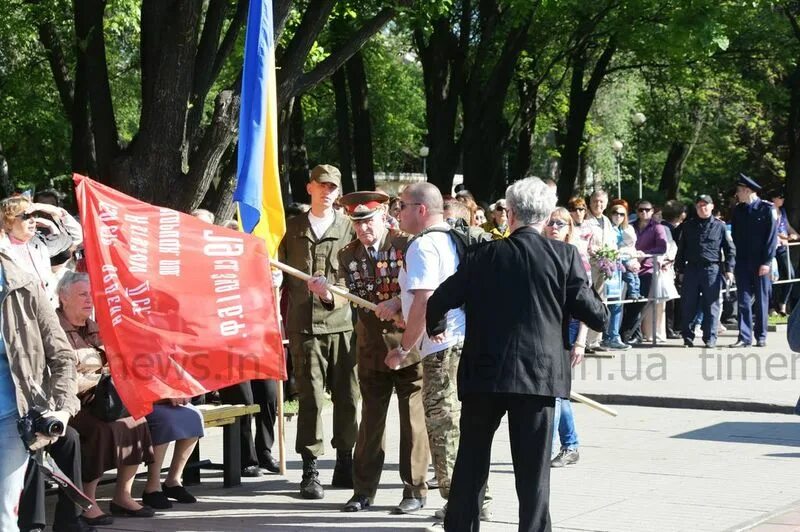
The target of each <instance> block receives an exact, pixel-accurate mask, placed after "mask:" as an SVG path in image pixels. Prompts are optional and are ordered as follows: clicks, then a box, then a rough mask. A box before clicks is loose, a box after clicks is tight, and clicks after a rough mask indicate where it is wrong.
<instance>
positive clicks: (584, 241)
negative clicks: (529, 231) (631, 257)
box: [567, 196, 600, 279]
mask: <svg viewBox="0 0 800 532" xmlns="http://www.w3.org/2000/svg"><path fill="white" fill-rule="evenodd" d="M567 210H568V211H569V215H570V217H571V219H572V226H573V230H572V241H571V242H570V243H571V244H572V245H574V246H576V247H577V248H578V251H580V252H581V257H587V261H588V257H589V249H590V248H591V246H592V245H593V244H594V243H595V242H600V239H599V238H597V237H596V226H592V225H591V224H588V223H584V222H585V220H586V200H584V199H583V198H581V197H578V196H573V197H571V198H570V199H569V201H568V202H567ZM589 278H590V279H591V276H590V277H589Z"/></svg>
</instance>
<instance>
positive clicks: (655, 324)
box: [603, 242, 800, 347]
mask: <svg viewBox="0 0 800 532" xmlns="http://www.w3.org/2000/svg"><path fill="white" fill-rule="evenodd" d="M792 246H800V242H790V243H788V244H786V247H787V248H790V247H792ZM662 257H664V254H661V255H652V254H650V255H648V254H645V255H641V256H633V257H630V258H635V259H651V260H652V261H653V280H652V281H651V283H650V289H651V290H653V289H654V288H655V287H657V286H658V282H659V279H660V276H661V268H660V267H657V262H658V259H660V258H662ZM786 265H787V269H786V271H787V272H789V274H790V275H792V272H793V268H792V260H791V249H787V250H786ZM771 273H772V272H770V275H771ZM797 282H800V278H793V279H784V280H778V281H772V285H773V286H774V285H778V284H790V283H797ZM737 290H738V289H737V288H736V286H735V285H734V286H731V285H730V284H729V283H728V282H727V280H726V286H725V293H726V294H728V293H730V292H736V291H737ZM680 298H681V295H680V292H679V293H678V297H676V298H671V297H643V298H639V299H619V300H617V299H614V300H604V301H603V303H605V304H606V305H628V304H631V303H645V304H648V303H653V313H652V314H653V316H652V327H653V330H652V332H653V335H652V336H653V338H652V345H653V346H654V347H655V346H656V345H658V342H657V336H658V335H657V328H658V312H657V308H656V306H657V305H658V303H660V302H662V301H663V302H667V301H672V300H678V299H680ZM642 312H644V309H642Z"/></svg>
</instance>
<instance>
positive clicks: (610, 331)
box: [603, 305, 622, 342]
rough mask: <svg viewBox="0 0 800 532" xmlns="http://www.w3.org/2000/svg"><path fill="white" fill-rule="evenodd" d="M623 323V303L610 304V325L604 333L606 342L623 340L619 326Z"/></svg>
mask: <svg viewBox="0 0 800 532" xmlns="http://www.w3.org/2000/svg"><path fill="white" fill-rule="evenodd" d="M620 325H622V305H608V327H607V328H606V330H605V333H603V341H604V342H621V341H622V339H621V338H620V336H619V327H620Z"/></svg>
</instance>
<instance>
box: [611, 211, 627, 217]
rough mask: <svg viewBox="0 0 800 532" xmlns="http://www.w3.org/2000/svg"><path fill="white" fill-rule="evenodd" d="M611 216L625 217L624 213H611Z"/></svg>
mask: <svg viewBox="0 0 800 532" xmlns="http://www.w3.org/2000/svg"><path fill="white" fill-rule="evenodd" d="M611 216H625V213H624V212H622V211H618V212H612V213H611Z"/></svg>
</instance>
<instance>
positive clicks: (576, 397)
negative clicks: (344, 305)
mask: <svg viewBox="0 0 800 532" xmlns="http://www.w3.org/2000/svg"><path fill="white" fill-rule="evenodd" d="M270 264H271V265H272V266H274V267H275V268H277V269H279V270H281V271H282V272H284V273H288V274H289V275H291V276H293V277H297V278H299V279H302V280H304V281H308V280H309V279H311V278H312V277H311V276H310V275H308V274H307V273H305V272H301V271H300V270H298V269H297V268H292V267H291V266H288V265H286V264H283V263H282V262H278V261H277V260H271V261H270ZM328 290H330V291H331V293H332V294H334V295H337V296H339V297H343V298H345V299H347V300H348V301H350V302H352V303H354V304H356V305H358V306H360V307H364V308H366V309H368V310H371V311H373V312H374V311H375V309H376V308H378V307H377V305H375V303H372V302H370V301H367V300H366V299H362V298H360V297H358V296H354V295H353V294H351V293H350V292H348V291H347V290H343V289H342V288H340V287H338V286H332V285H330V284H329V285H328ZM570 399H571V400H573V401H578V402H580V403H583V404H585V405H587V406H590V407H592V408H594V409H597V410H599V411H601V412H603V413H605V414H608V415H609V416H615V417H616V416H617V415H618V413H617V411H616V410H613V409H611V408H608V407H607V406H605V405H603V404H601V403H598V402H597V401H594V400H592V399H589V398H588V397H586V396H584V395H581V394H579V393H577V392H572V393H570Z"/></svg>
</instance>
